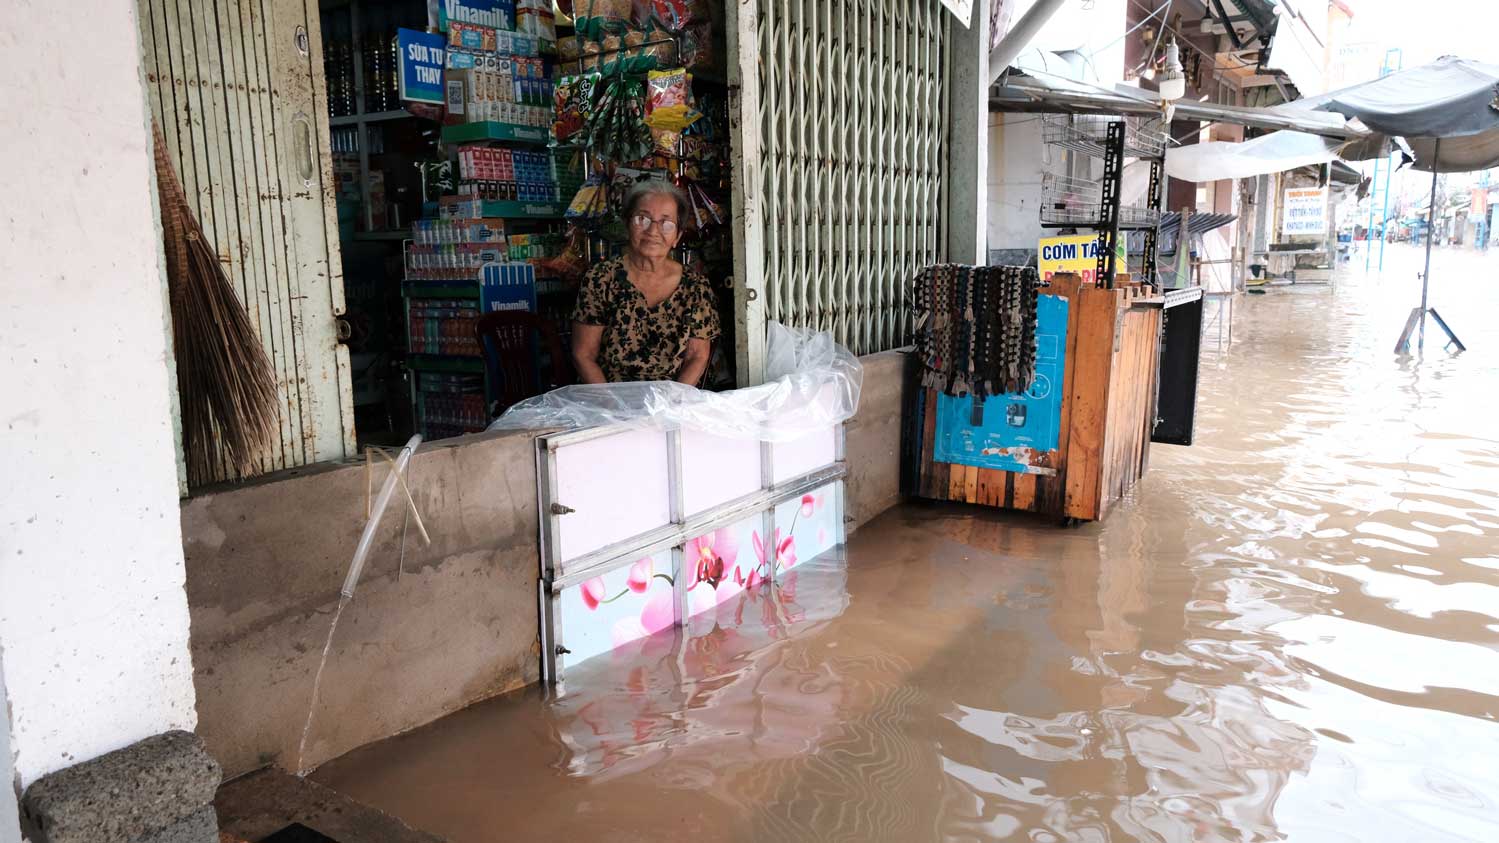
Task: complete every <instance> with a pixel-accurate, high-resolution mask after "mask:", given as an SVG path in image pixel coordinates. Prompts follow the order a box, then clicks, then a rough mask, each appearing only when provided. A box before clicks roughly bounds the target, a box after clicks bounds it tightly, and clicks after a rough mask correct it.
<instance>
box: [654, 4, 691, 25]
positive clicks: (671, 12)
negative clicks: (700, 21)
mask: <svg viewBox="0 0 1499 843" xmlns="http://www.w3.org/2000/svg"><path fill="white" fill-rule="evenodd" d="M651 6H652V15H651V16H652V17H653V18H655V21H656V23H657V25H659V26H661V27H662V28H664V29H667V30H670V31H672V32H681V31H682V30H683V29H685V28H686V27H687V24H689V23H691V22H692V4H691V3H689V2H688V1H687V0H651Z"/></svg>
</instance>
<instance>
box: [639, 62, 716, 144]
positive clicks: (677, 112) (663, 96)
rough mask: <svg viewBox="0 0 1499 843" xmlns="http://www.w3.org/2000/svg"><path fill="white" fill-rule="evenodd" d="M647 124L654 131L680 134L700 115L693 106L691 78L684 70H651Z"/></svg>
mask: <svg viewBox="0 0 1499 843" xmlns="http://www.w3.org/2000/svg"><path fill="white" fill-rule="evenodd" d="M646 115H647V116H646V123H648V124H649V125H650V126H651V128H653V129H668V130H675V131H681V130H682V129H685V128H687V127H688V126H691V125H692V124H693V122H695V121H696V120H697V119H698V118H699V117H702V116H703V115H702V114H701V113H700V112H698V110H697V108H696V107H694V106H693V103H692V77H691V76H690V75H689V74H688V73H687V71H686V70H685V69H683V68H680V67H678V68H674V69H671V70H653V71H651V73H650V96H649V100H648V102H647V105H646Z"/></svg>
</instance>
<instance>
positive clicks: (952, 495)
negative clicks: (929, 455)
mask: <svg viewBox="0 0 1499 843" xmlns="http://www.w3.org/2000/svg"><path fill="white" fill-rule="evenodd" d="M947 469H948V474H947V499H948V500H950V501H966V500H968V497H967V495H966V493H965V490H966V489H967V488H968V483H967V475H966V473H965V472H964V470H963V469H964V466H961V465H948V467H947Z"/></svg>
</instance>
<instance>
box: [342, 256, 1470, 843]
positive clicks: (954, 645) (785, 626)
mask: <svg viewBox="0 0 1499 843" xmlns="http://www.w3.org/2000/svg"><path fill="white" fill-rule="evenodd" d="M1419 261H1420V253H1419V251H1418V250H1416V249H1414V248H1412V247H1392V248H1391V251H1390V252H1388V253H1387V256H1386V267H1387V272H1386V273H1385V274H1384V276H1382V277H1377V278H1376V277H1371V278H1363V277H1361V275H1362V273H1361V271H1354V272H1349V273H1345V274H1344V277H1343V278H1341V279H1340V280H1339V281H1338V283H1337V284H1336V285H1335V286H1297V287H1294V288H1292V287H1281V288H1273V289H1271V290H1270V291H1269V292H1268V293H1267V294H1266V295H1263V296H1258V295H1256V296H1248V297H1242V298H1240V299H1239V300H1238V302H1237V304H1236V305H1235V307H1236V308H1237V313H1236V314H1235V327H1234V331H1233V344H1232V345H1231V346H1229V345H1227V344H1226V342H1225V343H1222V344H1220V343H1219V342H1218V337H1219V333H1220V332H1219V330H1218V327H1217V326H1216V325H1214V324H1211V323H1210V324H1209V325H1208V327H1207V328H1206V330H1205V340H1204V361H1203V370H1202V377H1201V391H1200V397H1199V405H1198V423H1197V430H1196V443H1197V444H1195V445H1193V446H1192V447H1190V448H1175V447H1169V446H1155V447H1154V448H1153V449H1152V451H1151V470H1150V472H1149V473H1148V474H1147V475H1146V478H1145V480H1144V481H1143V482H1142V483H1141V484H1140V485H1139V486H1138V487H1137V488H1136V489H1135V491H1134V492H1133V494H1132V495H1131V497H1130V498H1129V499H1128V500H1127V501H1125V502H1124V503H1122V504H1121V505H1120V506H1119V507H1118V508H1116V509H1115V511H1114V512H1113V513H1112V514H1111V515H1110V516H1109V518H1108V519H1107V520H1106V521H1105V522H1103V523H1102V524H1092V525H1085V526H1083V527H1081V528H1079V529H1074V530H1063V529H1059V528H1057V527H1056V526H1055V524H1054V523H1053V522H1052V521H1050V520H1041V519H1036V518H1032V517H1028V516H1021V515H1015V514H1009V513H996V512H990V511H985V510H979V509H972V508H964V507H956V506H936V505H929V504H922V503H914V504H909V505H906V506H904V507H902V508H900V509H897V510H894V511H892V512H890V513H888V514H887V515H885V516H884V517H882V518H881V519H879V520H878V521H876V522H874V523H872V524H871V525H869V526H867V527H865V528H864V529H862V530H861V531H859V532H858V533H857V534H855V535H854V537H853V538H852V540H851V542H850V544H849V546H848V548H847V551H846V560H845V559H844V558H841V557H840V558H827V557H824V558H822V559H819V560H816V561H813V562H810V563H803V564H801V565H799V566H798V567H797V568H796V569H795V571H793V572H792V574H791V575H790V579H789V580H788V583H787V587H786V588H784V589H781V590H778V591H774V592H772V591H767V590H761V591H760V592H759V593H757V594H754V595H750V596H747V597H746V598H745V599H744V600H743V602H741V603H738V604H725V605H724V606H723V607H721V608H720V611H721V612H722V613H723V614H722V615H721V616H720V617H718V618H716V619H715V618H711V617H708V618H700V619H697V620H696V621H695V625H694V626H693V627H691V628H690V629H688V630H685V631H684V632H683V633H680V634H678V635H676V636H673V635H670V634H667V635H658V636H656V637H655V638H654V639H647V640H646V641H644V642H640V643H638V644H637V645H636V649H635V650H633V651H631V652H629V653H625V654H622V655H616V656H613V657H601V658H598V659H595V660H593V661H592V662H589V663H585V664H583V665H581V666H579V667H578V668H576V669H573V670H571V671H570V672H569V674H568V683H567V688H566V693H565V694H564V695H562V696H561V697H559V698H557V699H545V698H544V697H543V694H542V692H541V691H539V690H534V689H533V690H531V691H528V692H525V693H521V694H517V695H511V696H508V697H504V698H500V699H496V700H492V701H489V702H487V703H483V704H480V705H477V706H474V707H472V708H470V709H468V710H466V711H463V712H460V713H458V714H456V715H453V716H451V717H448V718H446V719H444V720H442V721H440V722H438V723H436V724H433V725H431V726H428V727H425V728H423V729H419V730H417V731H415V732H412V733H410V734H407V735H404V736H401V737H398V738H395V739H392V740H389V741H385V742H383V743H381V744H377V745H374V746H371V747H366V748H364V749H362V750H359V751H356V752H355V753H352V754H351V755H348V756H345V757H344V758H342V759H339V760H338V761H335V762H333V763H330V764H328V765H326V766H324V767H323V768H322V769H321V770H319V771H318V773H317V774H316V775H315V776H314V777H313V778H315V779H316V780H317V781H319V782H321V783H323V784H326V785H329V786H331V787H333V788H335V789H337V790H340V791H342V792H344V793H346V794H349V795H350V796H352V797H354V798H355V799H358V800H361V801H363V802H366V803H369V804H370V805H373V806H375V807H378V808H381V809H382V810H385V811H388V812H390V813H392V814H394V815H396V816H398V817H400V818H401V819H403V820H405V821H406V822H407V823H409V824H411V825H413V826H416V827H418V828H421V829H424V830H427V831H431V832H433V833H436V834H439V835H442V836H445V837H447V838H449V839H450V840H452V841H455V843H483V842H484V841H509V840H560V841H577V842H578V843H582V842H583V841H646V840H650V841H666V840H673V841H674V840H683V841H704V842H706V841H728V840H732V841H752V840H767V841H834V840H847V841H874V840H888V841H928V840H953V841H982V840H1027V841H1037V842H1038V843H1039V842H1040V841H1133V840H1149V841H1259V840H1295V841H1318V843H1321V841H1342V840H1347V841H1375V840H1380V841H1382V840H1390V841H1417V840H1419V841H1439V840H1472V841H1495V840H1499V761H1496V760H1495V759H1499V254H1491V255H1490V256H1488V257H1480V256H1478V255H1476V254H1473V253H1468V252H1457V251H1452V252H1446V251H1439V252H1438V253H1437V257H1436V260H1435V266H1434V276H1435V278H1434V285H1433V290H1434V292H1433V296H1432V304H1433V306H1435V307H1437V308H1438V309H1439V310H1440V311H1441V312H1442V314H1443V316H1445V317H1446V318H1447V320H1448V322H1449V323H1450V324H1451V325H1452V327H1453V328H1454V330H1456V331H1457V332H1458V334H1459V336H1460V337H1461V338H1462V339H1463V341H1464V342H1465V343H1467V345H1468V347H1469V349H1470V351H1469V352H1468V353H1466V354H1462V355H1458V356H1449V355H1448V354H1446V353H1444V352H1442V351H1441V350H1440V349H1439V348H1438V346H1439V345H1440V343H1439V342H1437V341H1436V339H1435V337H1436V333H1435V331H1436V329H1435V327H1434V326H1432V329H1431V330H1429V331H1428V335H1427V337H1428V342H1427V346H1426V349H1425V352H1424V355H1423V356H1420V357H1411V358H1397V357H1395V356H1394V355H1393V354H1392V353H1391V349H1392V347H1393V345H1394V341H1395V338H1396V336H1397V335H1398V334H1399V331H1400V328H1401V326H1402V325H1403V323H1404V320H1405V315H1406V313H1408V311H1409V309H1410V307H1411V306H1412V305H1414V304H1416V303H1417V302H1418V301H1419V295H1420V290H1419V282H1417V281H1416V280H1415V276H1414V273H1415V271H1416V270H1417V269H1418V268H1419ZM1354 266H1355V267H1357V269H1358V270H1361V269H1362V266H1363V260H1362V257H1359V258H1356V260H1355V262H1354ZM1213 315H1214V314H1213V311H1212V309H1211V308H1210V309H1209V317H1208V318H1209V320H1211V319H1212V318H1213ZM1222 334H1223V338H1224V339H1225V340H1226V338H1227V331H1226V330H1225V331H1223V332H1222Z"/></svg>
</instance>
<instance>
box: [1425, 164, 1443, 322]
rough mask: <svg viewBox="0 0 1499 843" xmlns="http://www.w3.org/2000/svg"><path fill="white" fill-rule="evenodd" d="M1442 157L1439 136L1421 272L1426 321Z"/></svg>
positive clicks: (1432, 170) (1433, 167)
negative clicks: (1423, 269)
mask: <svg viewBox="0 0 1499 843" xmlns="http://www.w3.org/2000/svg"><path fill="white" fill-rule="evenodd" d="M1441 157H1442V139H1441V138H1437V143H1436V151H1434V152H1433V153H1432V155H1431V208H1430V209H1429V210H1427V212H1426V271H1425V272H1423V273H1422V274H1421V321H1422V322H1423V323H1424V322H1425V321H1426V290H1427V288H1428V287H1430V286H1431V239H1432V235H1434V234H1435V233H1436V221H1437V165H1438V163H1439V162H1440V160H1441Z"/></svg>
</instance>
